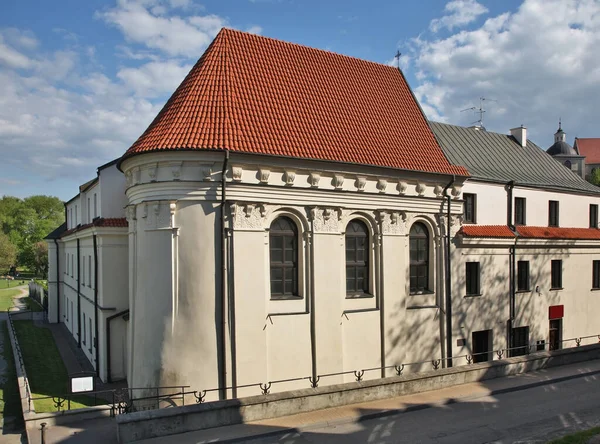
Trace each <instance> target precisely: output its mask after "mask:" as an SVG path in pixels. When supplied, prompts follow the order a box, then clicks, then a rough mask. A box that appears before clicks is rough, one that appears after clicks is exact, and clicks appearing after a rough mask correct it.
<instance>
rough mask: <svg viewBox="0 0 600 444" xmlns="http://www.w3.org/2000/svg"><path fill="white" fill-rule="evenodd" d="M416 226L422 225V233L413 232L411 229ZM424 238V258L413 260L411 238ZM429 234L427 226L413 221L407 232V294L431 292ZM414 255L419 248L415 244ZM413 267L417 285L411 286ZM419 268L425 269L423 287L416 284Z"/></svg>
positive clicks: (417, 254)
mask: <svg viewBox="0 0 600 444" xmlns="http://www.w3.org/2000/svg"><path fill="white" fill-rule="evenodd" d="M417 226H420V227H422V231H423V234H414V233H413V229H415V228H416V227H417ZM419 239H421V240H422V239H425V253H426V254H425V256H426V257H425V260H418V259H417V260H413V258H412V244H413V242H412V241H413V240H417V241H418V240H419ZM430 242H431V235H430V233H429V228H428V227H427V225H426V224H424V223H423V222H415V223H414V224H413V225H412V226H411V227H410V231H409V234H408V254H409V256H408V258H409V261H408V262H409V294H411V295H413V294H427V293H432V291H431V282H430V277H431V276H430V270H429V266H430V258H431V245H430ZM417 244H418V242H417ZM416 256H417V257H418V256H419V248H418V246H417V250H416ZM413 267H416V274H415V275H414V276H415V277H416V279H417V286H413ZM419 269H425V287H420V286H418V280H419V274H418V273H419Z"/></svg>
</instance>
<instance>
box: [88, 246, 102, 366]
mask: <svg viewBox="0 0 600 444" xmlns="http://www.w3.org/2000/svg"><path fill="white" fill-rule="evenodd" d="M93 240H94V342H93V344H94V347H95V348H96V376H98V377H100V350H98V243H97V240H96V235H95V234H94V238H93ZM90 277H91V276H90Z"/></svg>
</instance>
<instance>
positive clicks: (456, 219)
mask: <svg viewBox="0 0 600 444" xmlns="http://www.w3.org/2000/svg"><path fill="white" fill-rule="evenodd" d="M462 222H463V217H462V214H460V215H455V216H450V235H452V236H455V235H456V233H458V231H459V230H460V228H461V227H462Z"/></svg>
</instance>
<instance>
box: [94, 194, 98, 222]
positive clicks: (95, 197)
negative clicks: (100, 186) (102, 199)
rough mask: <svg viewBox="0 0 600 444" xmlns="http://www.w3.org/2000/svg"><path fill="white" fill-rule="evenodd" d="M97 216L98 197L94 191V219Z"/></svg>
mask: <svg viewBox="0 0 600 444" xmlns="http://www.w3.org/2000/svg"><path fill="white" fill-rule="evenodd" d="M97 217H98V197H97V196H96V193H94V219H95V218H97Z"/></svg>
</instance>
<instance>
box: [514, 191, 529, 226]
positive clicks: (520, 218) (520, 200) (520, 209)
mask: <svg viewBox="0 0 600 444" xmlns="http://www.w3.org/2000/svg"><path fill="white" fill-rule="evenodd" d="M525 202H526V201H525V198H524V197H515V225H525V224H526V217H525V216H526V214H525V213H526V204H525Z"/></svg>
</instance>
